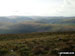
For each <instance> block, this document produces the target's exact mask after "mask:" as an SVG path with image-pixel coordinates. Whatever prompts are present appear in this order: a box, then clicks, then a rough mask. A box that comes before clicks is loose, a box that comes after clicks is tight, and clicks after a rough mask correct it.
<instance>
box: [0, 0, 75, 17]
mask: <svg viewBox="0 0 75 56" xmlns="http://www.w3.org/2000/svg"><path fill="white" fill-rule="evenodd" d="M12 15H18V16H75V0H0V16H12Z"/></svg>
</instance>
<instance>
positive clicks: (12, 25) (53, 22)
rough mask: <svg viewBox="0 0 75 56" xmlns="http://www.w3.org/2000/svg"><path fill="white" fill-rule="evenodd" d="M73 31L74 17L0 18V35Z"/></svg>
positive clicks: (74, 25)
mask: <svg viewBox="0 0 75 56" xmlns="http://www.w3.org/2000/svg"><path fill="white" fill-rule="evenodd" d="M61 31H75V17H39V16H33V17H32V16H9V17H0V33H31V32H61Z"/></svg>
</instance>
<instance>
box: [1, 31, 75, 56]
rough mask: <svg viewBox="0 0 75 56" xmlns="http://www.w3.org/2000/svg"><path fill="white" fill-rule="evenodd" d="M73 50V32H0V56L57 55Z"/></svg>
mask: <svg viewBox="0 0 75 56" xmlns="http://www.w3.org/2000/svg"><path fill="white" fill-rule="evenodd" d="M59 51H75V32H42V33H31V34H0V56H58V52H59Z"/></svg>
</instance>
